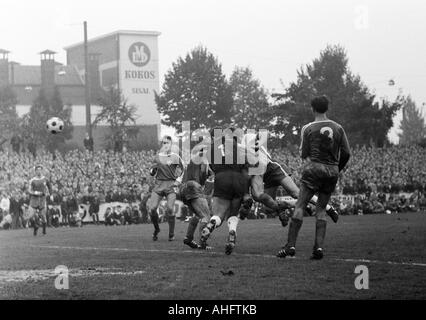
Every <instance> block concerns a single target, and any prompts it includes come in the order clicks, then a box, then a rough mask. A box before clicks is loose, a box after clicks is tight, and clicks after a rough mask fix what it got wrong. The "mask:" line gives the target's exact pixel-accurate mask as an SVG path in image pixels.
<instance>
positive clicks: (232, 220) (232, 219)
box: [228, 216, 239, 232]
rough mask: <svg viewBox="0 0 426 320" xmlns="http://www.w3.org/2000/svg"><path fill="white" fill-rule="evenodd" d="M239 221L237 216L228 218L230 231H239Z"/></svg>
mask: <svg viewBox="0 0 426 320" xmlns="http://www.w3.org/2000/svg"><path fill="white" fill-rule="evenodd" d="M238 221H239V219H238V217H236V216H232V217H229V219H228V229H229V232H231V231H235V232H237V226H238Z"/></svg>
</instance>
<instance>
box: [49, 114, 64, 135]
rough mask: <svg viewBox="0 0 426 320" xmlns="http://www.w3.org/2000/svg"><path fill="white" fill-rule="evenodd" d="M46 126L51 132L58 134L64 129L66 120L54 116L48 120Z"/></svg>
mask: <svg viewBox="0 0 426 320" xmlns="http://www.w3.org/2000/svg"><path fill="white" fill-rule="evenodd" d="M46 128H47V131H49V132H50V133H52V134H57V133H59V132H62V130H64V122H63V121H62V120H61V119H59V118H57V117H53V118H50V119H49V120H47V122H46Z"/></svg>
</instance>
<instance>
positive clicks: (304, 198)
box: [277, 184, 314, 258]
mask: <svg viewBox="0 0 426 320" xmlns="http://www.w3.org/2000/svg"><path fill="white" fill-rule="evenodd" d="M313 195H314V191H313V190H311V189H309V188H307V187H306V186H305V185H303V184H302V185H301V188H300V194H299V198H298V199H297V202H296V207H295V210H294V215H293V217H292V218H291V221H290V226H289V229H288V237H287V244H286V245H285V246H284V248H283V249H282V250H280V251H279V252H278V254H277V257H279V258H285V257H286V256H294V255H295V253H296V249H295V247H296V240H297V235H298V234H299V230H300V228H301V227H302V223H303V214H304V212H305V208H306V206H307V205H308V202H309V200H310V199H311V198H312V196H313Z"/></svg>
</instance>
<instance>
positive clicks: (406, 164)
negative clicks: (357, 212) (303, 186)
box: [272, 146, 426, 194]
mask: <svg viewBox="0 0 426 320" xmlns="http://www.w3.org/2000/svg"><path fill="white" fill-rule="evenodd" d="M272 155H273V158H274V159H276V160H277V162H279V163H283V164H286V165H287V166H288V167H289V168H290V171H291V173H292V174H293V177H294V178H295V181H296V183H298V181H299V179H300V173H301V169H302V160H301V158H300V156H299V154H298V153H297V152H288V151H285V150H274V151H273V152H272ZM425 160H426V149H425V148H422V147H419V146H404V147H402V146H392V147H388V148H370V147H369V148H367V147H365V146H363V147H360V148H358V147H356V148H354V149H353V150H352V156H351V159H350V160H349V163H348V165H347V169H346V170H344V171H343V172H342V173H341V176H340V179H339V184H338V187H337V190H336V192H337V193H343V194H363V193H371V192H379V193H381V192H383V193H400V192H408V193H411V192H414V191H420V192H426V166H425Z"/></svg>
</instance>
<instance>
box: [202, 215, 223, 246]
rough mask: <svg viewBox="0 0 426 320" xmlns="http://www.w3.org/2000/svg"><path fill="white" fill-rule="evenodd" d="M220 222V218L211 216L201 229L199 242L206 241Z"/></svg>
mask: <svg viewBox="0 0 426 320" xmlns="http://www.w3.org/2000/svg"><path fill="white" fill-rule="evenodd" d="M221 224H222V220H221V219H220V218H219V217H218V216H213V217H211V218H210V221H209V222H208V223H207V225H206V226H205V227H204V228H203V229H202V230H201V242H205V241H207V239H208V238H209V236H210V234H211V233H212V232H213V230H214V229H215V228H217V227H219V226H220V225H221Z"/></svg>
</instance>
